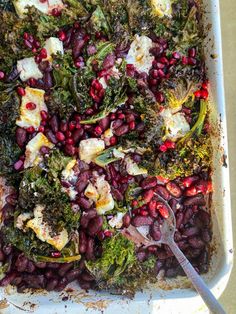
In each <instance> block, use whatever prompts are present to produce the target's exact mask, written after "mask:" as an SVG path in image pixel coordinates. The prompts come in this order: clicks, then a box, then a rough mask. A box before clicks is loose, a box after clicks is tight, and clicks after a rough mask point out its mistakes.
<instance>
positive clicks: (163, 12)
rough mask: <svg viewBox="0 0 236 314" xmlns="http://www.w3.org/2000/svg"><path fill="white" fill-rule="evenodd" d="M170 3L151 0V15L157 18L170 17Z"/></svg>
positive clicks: (163, 0) (169, 1)
mask: <svg viewBox="0 0 236 314" xmlns="http://www.w3.org/2000/svg"><path fill="white" fill-rule="evenodd" d="M172 2H173V1H172V0H151V7H152V13H153V14H154V15H156V16H159V17H164V16H168V17H171V14H172Z"/></svg>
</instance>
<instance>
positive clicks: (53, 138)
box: [45, 130, 58, 144]
mask: <svg viewBox="0 0 236 314" xmlns="http://www.w3.org/2000/svg"><path fill="white" fill-rule="evenodd" d="M45 134H46V136H47V138H48V139H49V141H50V142H52V143H53V144H57V143H58V140H57V138H56V136H55V134H54V133H53V132H52V131H51V130H48V131H46V132H45Z"/></svg>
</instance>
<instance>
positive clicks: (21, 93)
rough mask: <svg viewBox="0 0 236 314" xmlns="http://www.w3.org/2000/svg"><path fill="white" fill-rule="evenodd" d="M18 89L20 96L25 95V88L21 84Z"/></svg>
mask: <svg viewBox="0 0 236 314" xmlns="http://www.w3.org/2000/svg"><path fill="white" fill-rule="evenodd" d="M16 91H17V94H18V95H19V96H25V94H26V92H25V89H24V88H23V87H21V86H18V87H17V90H16Z"/></svg>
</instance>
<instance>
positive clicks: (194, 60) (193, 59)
mask: <svg viewBox="0 0 236 314" xmlns="http://www.w3.org/2000/svg"><path fill="white" fill-rule="evenodd" d="M188 64H189V65H196V64H197V60H196V59H195V58H188Z"/></svg>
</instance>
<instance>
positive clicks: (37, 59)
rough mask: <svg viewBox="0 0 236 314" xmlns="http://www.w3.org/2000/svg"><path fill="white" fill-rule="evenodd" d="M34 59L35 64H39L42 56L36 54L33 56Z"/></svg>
mask: <svg viewBox="0 0 236 314" xmlns="http://www.w3.org/2000/svg"><path fill="white" fill-rule="evenodd" d="M34 60H35V62H36V63H37V64H39V63H40V62H41V61H42V58H41V56H39V55H37V56H35V57H34Z"/></svg>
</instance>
